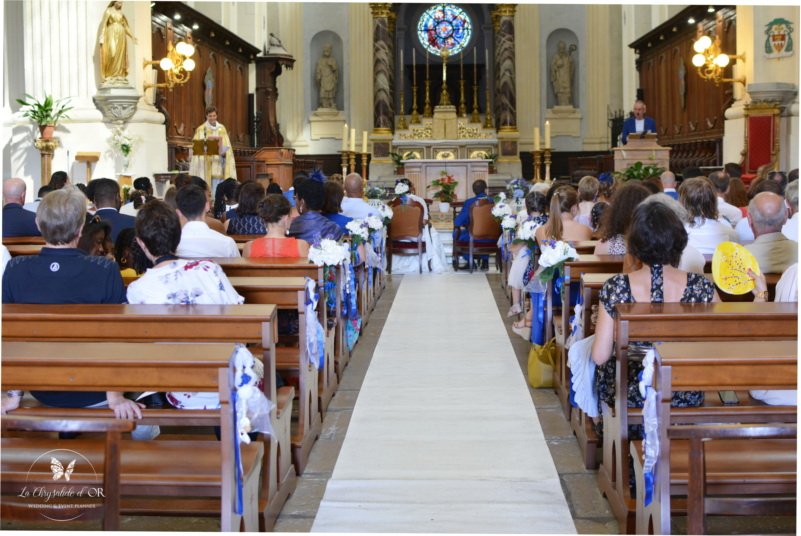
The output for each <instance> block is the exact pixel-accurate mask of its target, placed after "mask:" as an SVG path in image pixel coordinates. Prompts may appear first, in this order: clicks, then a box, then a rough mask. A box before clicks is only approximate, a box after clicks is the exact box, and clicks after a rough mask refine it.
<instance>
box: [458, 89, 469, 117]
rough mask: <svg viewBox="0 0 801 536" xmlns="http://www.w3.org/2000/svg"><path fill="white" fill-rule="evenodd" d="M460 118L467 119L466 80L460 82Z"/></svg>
mask: <svg viewBox="0 0 801 536" xmlns="http://www.w3.org/2000/svg"><path fill="white" fill-rule="evenodd" d="M459 117H467V103H466V102H465V100H464V80H459Z"/></svg>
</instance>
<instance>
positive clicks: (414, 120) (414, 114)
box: [410, 84, 420, 125]
mask: <svg viewBox="0 0 801 536" xmlns="http://www.w3.org/2000/svg"><path fill="white" fill-rule="evenodd" d="M410 122H411V123H412V124H414V125H416V124H418V123H420V114H418V113H417V84H415V85H413V86H412V117H411V119H410Z"/></svg>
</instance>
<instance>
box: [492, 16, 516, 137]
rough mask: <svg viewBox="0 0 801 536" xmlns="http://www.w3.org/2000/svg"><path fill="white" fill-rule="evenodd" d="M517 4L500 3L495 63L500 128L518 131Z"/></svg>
mask: <svg viewBox="0 0 801 536" xmlns="http://www.w3.org/2000/svg"><path fill="white" fill-rule="evenodd" d="M515 9H516V5H515V4H498V7H497V8H496V10H495V13H496V14H497V15H496V16H497V21H498V25H497V30H496V32H495V63H496V65H497V73H498V79H497V85H496V86H495V94H496V100H497V102H498V116H497V124H498V126H499V127H500V128H505V129H507V130H515V131H517V89H516V86H517V79H516V76H515V18H514V17H515Z"/></svg>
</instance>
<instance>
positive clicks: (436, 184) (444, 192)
mask: <svg viewBox="0 0 801 536" xmlns="http://www.w3.org/2000/svg"><path fill="white" fill-rule="evenodd" d="M439 175H440V177H439V178H438V179H436V180H434V181H431V184H429V185H428V187H429V188H439V191H437V192H434V194H433V195H432V196H431V197H433V198H434V199H439V200H440V201H441V202H443V203H453V202H454V201H456V187H457V186H458V185H459V181H457V180H456V179H454V178H453V175H449V174H448V172H447V171H445V170H444V169H443V170H442V171H440V172H439Z"/></svg>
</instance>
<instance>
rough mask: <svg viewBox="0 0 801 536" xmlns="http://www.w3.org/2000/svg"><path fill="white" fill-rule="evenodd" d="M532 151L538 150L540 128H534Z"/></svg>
mask: <svg viewBox="0 0 801 536" xmlns="http://www.w3.org/2000/svg"><path fill="white" fill-rule="evenodd" d="M534 150H535V151H539V150H540V127H534Z"/></svg>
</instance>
